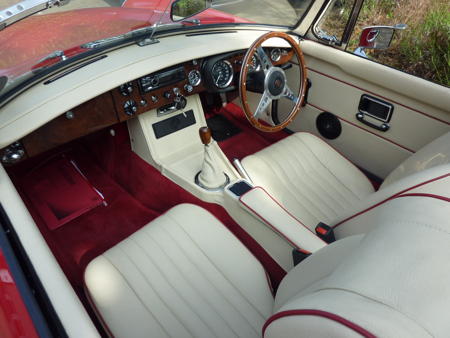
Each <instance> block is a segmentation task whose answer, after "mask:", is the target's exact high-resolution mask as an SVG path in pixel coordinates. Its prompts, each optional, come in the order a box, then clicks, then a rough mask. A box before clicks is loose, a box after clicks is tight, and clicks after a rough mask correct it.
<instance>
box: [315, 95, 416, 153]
mask: <svg viewBox="0 0 450 338" xmlns="http://www.w3.org/2000/svg"><path fill="white" fill-rule="evenodd" d="M308 105H309V106H311V107H314V108H316V109H318V110H320V111H322V112H324V111H326V110H324V109H323V108H320V107H319V106H316V105H315V104H312V103H308ZM335 116H336V117H337V118H338V119H339V120H341V121H344V122H347V123H348V124H351V125H352V126H354V127H356V128H359V129H361V130H364V131H365V132H368V133H370V134H372V135H375V136H377V137H379V138H381V139H383V140H385V141H388V142H390V143H392V144H394V145H396V146H397V147H400V148H402V149H405V150H407V151H409V152H410V153H415V151H414V150H411V149H409V148H407V147H405V146H402V145H401V144H399V143H397V142H394V141H392V140H390V139H388V138H386V137H384V136H381V135H378V134H377V133H374V132H373V131H371V130H369V129H366V128H364V127H362V126H359V125H357V124H356V123H353V122H350V121H349V120H347V119H344V118H342V117H340V116H339V115H336V114H335Z"/></svg>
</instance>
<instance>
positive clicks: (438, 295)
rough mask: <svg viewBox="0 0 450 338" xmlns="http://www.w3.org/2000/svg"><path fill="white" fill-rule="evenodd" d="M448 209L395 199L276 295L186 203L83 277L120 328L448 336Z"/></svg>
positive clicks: (107, 318)
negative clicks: (366, 227) (364, 230)
mask: <svg viewBox="0 0 450 338" xmlns="http://www.w3.org/2000/svg"><path fill="white" fill-rule="evenodd" d="M449 214H450V203H449V202H448V201H444V200H440V199H436V198H430V197H403V198H397V199H395V200H392V201H390V202H389V203H386V204H384V205H383V206H382V207H380V208H378V209H377V213H376V214H375V215H373V217H372V218H371V222H372V231H371V232H370V233H369V234H367V235H357V236H351V237H348V238H345V239H343V240H340V241H337V242H335V243H333V244H331V245H328V246H326V247H324V248H322V249H320V250H319V251H317V252H316V253H314V254H313V255H311V256H310V257H309V258H307V259H306V260H304V261H303V262H302V263H300V264H299V265H297V266H296V267H295V268H294V269H293V270H291V271H290V272H289V273H288V274H287V276H286V277H285V278H284V279H283V281H282V283H281V285H280V287H279V289H278V291H277V294H276V297H275V299H274V298H273V296H272V294H271V291H270V288H269V285H268V284H267V279H266V275H265V272H264V269H263V268H262V266H261V264H260V263H259V262H258V260H256V259H255V258H254V257H253V256H252V255H251V254H250V253H249V251H248V250H247V249H246V248H245V247H244V246H243V245H242V244H241V243H240V242H239V241H238V240H237V239H236V238H235V237H233V235H231V233H229V232H228V230H227V229H226V228H225V227H224V226H223V225H222V224H221V223H220V222H218V221H217V220H216V219H215V218H214V217H213V216H212V215H210V214H209V213H208V212H206V211H204V210H202V209H200V208H198V207H196V206H192V205H180V206H177V207H175V208H173V209H172V210H170V211H169V212H167V213H166V214H164V215H163V216H161V217H159V218H158V219H156V220H154V221H153V222H151V223H150V224H148V225H147V226H145V227H144V228H143V229H141V230H139V231H138V232H136V233H135V234H133V235H132V236H130V237H129V238H127V239H126V240H124V241H122V242H121V243H119V244H118V245H116V246H115V247H113V248H112V249H110V250H108V251H107V252H106V253H104V254H103V255H101V256H99V257H98V258H96V259H95V260H93V261H92V262H91V263H90V264H89V266H88V267H87V269H86V272H85V283H86V288H87V292H88V294H89V295H90V298H91V300H92V303H93V304H94V305H95V306H96V308H97V311H98V312H99V314H100V316H101V317H102V319H103V321H104V322H105V324H106V325H107V327H108V329H109V330H110V331H111V334H112V335H114V336H115V337H258V336H259V337H260V336H261V335H264V337H271V338H272V337H273V338H275V337H277V338H279V337H286V338H289V337H299V336H301V337H331V336H332V337H361V336H365V337H375V336H377V337H426V336H430V337H446V336H448V332H450V322H449V321H448V318H447V317H448V316H447V314H448V312H449V310H450V263H449V260H448V257H450V235H449V234H450V218H449V217H448V215H449ZM263 332H264V333H263Z"/></svg>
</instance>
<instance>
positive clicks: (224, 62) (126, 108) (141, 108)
mask: <svg viewBox="0 0 450 338" xmlns="http://www.w3.org/2000/svg"><path fill="white" fill-rule="evenodd" d="M265 51H266V53H267V54H268V55H269V56H270V58H271V60H272V63H273V64H274V65H278V66H281V65H284V64H288V63H289V61H291V59H292V56H293V51H292V50H290V49H287V48H285V49H284V48H265ZM244 55H245V50H240V51H234V52H229V53H225V54H219V55H214V56H210V57H205V58H200V59H193V60H190V61H188V62H184V63H181V64H178V65H175V66H172V67H169V68H164V69H161V70H159V71H157V72H154V73H150V74H147V75H145V76H142V77H140V78H138V79H135V80H133V81H130V82H126V83H123V84H122V85H120V86H119V87H118V88H115V89H113V90H111V91H108V92H106V93H103V94H101V95H99V96H97V97H95V98H94V99H91V100H89V101H87V102H84V103H83V104H81V105H79V106H77V107H75V108H73V109H71V110H70V111H67V112H66V113H65V114H63V115H60V116H59V117H57V118H55V119H53V120H51V121H50V122H48V123H47V124H45V125H43V126H42V127H40V128H38V129H37V130H35V131H34V132H32V133H30V134H28V135H27V136H25V137H23V138H22V139H21V140H20V141H18V142H15V143H14V144H13V145H10V146H8V147H6V148H4V149H0V156H1V159H2V162H3V163H4V164H5V165H8V164H9V165H10V164H13V163H16V162H18V160H16V159H14V158H13V159H12V160H11V161H10V162H9V161H8V159H7V157H8V155H9V156H11V155H14V154H17V153H20V154H21V156H20V159H19V160H23V159H25V158H27V157H33V156H36V155H38V154H40V153H43V152H45V151H47V150H50V149H52V148H55V147H57V146H59V145H62V144H65V143H67V142H69V141H72V140H74V139H77V138H79V137H82V136H85V135H87V134H90V133H92V132H94V131H97V130H100V129H103V128H106V127H108V126H112V125H114V124H116V123H119V122H123V121H126V120H128V119H131V118H133V117H135V116H137V115H139V114H142V113H145V112H147V111H150V110H153V109H155V110H156V112H157V114H158V115H165V114H169V113H171V112H174V111H177V110H179V109H183V108H184V106H185V105H186V98H185V97H187V96H190V95H195V94H200V93H203V92H207V93H235V94H237V91H238V86H239V73H240V71H241V68H242V61H243V58H244ZM249 67H250V69H249V72H250V73H258V72H259V71H260V65H259V61H258V60H257V58H256V57H254V58H253V59H252V62H251V64H250V65H249ZM235 97H236V96H235Z"/></svg>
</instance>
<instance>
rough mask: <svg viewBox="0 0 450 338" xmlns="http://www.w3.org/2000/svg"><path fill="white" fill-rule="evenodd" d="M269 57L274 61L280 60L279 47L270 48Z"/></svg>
mask: <svg viewBox="0 0 450 338" xmlns="http://www.w3.org/2000/svg"><path fill="white" fill-rule="evenodd" d="M270 58H271V59H272V61H274V62H277V61H280V59H281V49H280V48H274V49H272V51H271V52H270Z"/></svg>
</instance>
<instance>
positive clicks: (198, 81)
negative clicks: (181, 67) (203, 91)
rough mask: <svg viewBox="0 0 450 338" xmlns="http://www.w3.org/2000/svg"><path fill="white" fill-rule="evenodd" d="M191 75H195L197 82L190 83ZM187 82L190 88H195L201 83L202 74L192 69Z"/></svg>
mask: <svg viewBox="0 0 450 338" xmlns="http://www.w3.org/2000/svg"><path fill="white" fill-rule="evenodd" d="M191 74H196V75H197V78H198V79H197V81H195V82H191V78H190V76H191ZM188 81H189V84H190V85H191V86H192V87H197V86H198V85H199V84H200V83H201V82H202V74H201V73H200V72H199V71H198V70H197V69H193V70H191V71H190V72H189V74H188Z"/></svg>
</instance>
